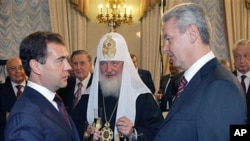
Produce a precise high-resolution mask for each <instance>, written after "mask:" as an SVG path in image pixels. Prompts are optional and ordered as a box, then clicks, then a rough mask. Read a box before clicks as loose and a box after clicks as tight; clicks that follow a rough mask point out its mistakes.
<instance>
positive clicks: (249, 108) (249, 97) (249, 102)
mask: <svg viewBox="0 0 250 141" xmlns="http://www.w3.org/2000/svg"><path fill="white" fill-rule="evenodd" d="M233 74H234V75H235V76H237V72H236V70H235V71H234V72H233ZM246 101H247V123H248V124H250V85H249V86H248V90H247V93H246Z"/></svg>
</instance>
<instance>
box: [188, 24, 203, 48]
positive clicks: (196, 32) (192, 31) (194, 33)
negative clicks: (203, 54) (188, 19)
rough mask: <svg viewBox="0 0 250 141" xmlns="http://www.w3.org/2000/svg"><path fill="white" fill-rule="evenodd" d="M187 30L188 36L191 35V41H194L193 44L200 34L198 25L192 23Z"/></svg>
mask: <svg viewBox="0 0 250 141" xmlns="http://www.w3.org/2000/svg"><path fill="white" fill-rule="evenodd" d="M187 30H188V31H187V33H188V36H189V41H190V43H192V44H193V43H195V42H196V40H197V38H198V35H199V34H200V33H199V30H198V28H197V26H196V25H193V24H191V25H189V26H188V29H187Z"/></svg>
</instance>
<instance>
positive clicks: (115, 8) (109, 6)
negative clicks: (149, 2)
mask: <svg viewBox="0 0 250 141" xmlns="http://www.w3.org/2000/svg"><path fill="white" fill-rule="evenodd" d="M97 20H98V22H99V23H106V24H108V25H109V26H110V28H111V31H113V30H114V29H115V28H117V27H118V26H120V25H121V24H131V23H132V22H133V17H132V7H129V8H128V7H127V5H126V4H125V0H105V8H104V6H103V4H100V5H98V15H97Z"/></svg>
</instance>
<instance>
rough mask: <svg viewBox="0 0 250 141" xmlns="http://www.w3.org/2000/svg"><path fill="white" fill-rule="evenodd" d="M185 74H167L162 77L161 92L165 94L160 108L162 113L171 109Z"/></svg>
mask: <svg viewBox="0 0 250 141" xmlns="http://www.w3.org/2000/svg"><path fill="white" fill-rule="evenodd" d="M183 73H184V72H180V73H178V74H176V75H170V74H167V75H164V76H162V77H161V79H160V88H159V91H161V92H162V94H163V97H162V99H161V101H160V108H161V111H162V112H163V111H167V110H169V108H170V107H171V105H172V101H173V99H174V97H175V96H176V93H177V90H178V86H179V83H180V80H181V77H182V75H183ZM168 81H169V82H168ZM167 83H168V85H167ZM167 102H168V104H169V107H167V106H166V105H167Z"/></svg>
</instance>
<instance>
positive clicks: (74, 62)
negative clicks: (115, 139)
mask: <svg viewBox="0 0 250 141" xmlns="http://www.w3.org/2000/svg"><path fill="white" fill-rule="evenodd" d="M71 66H72V68H73V73H74V76H73V77H70V78H69V79H68V85H67V87H65V88H62V89H59V91H58V94H59V95H63V97H64V102H65V105H67V107H68V112H69V114H70V116H71V117H72V119H73V121H74V123H75V125H76V128H77V130H78V133H79V137H80V139H81V140H82V139H83V135H84V132H85V122H86V121H87V117H86V111H87V105H88V99H89V89H90V85H91V82H92V73H91V69H92V58H91V55H90V54H89V53H88V52H87V51H85V50H76V51H74V52H73V53H72V55H71ZM80 83H81V84H82V87H81V90H80V91H81V92H80V96H79V97H77V90H78V85H79V84H80ZM87 125H88V124H87Z"/></svg>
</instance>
